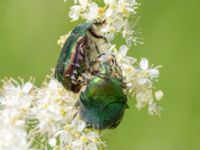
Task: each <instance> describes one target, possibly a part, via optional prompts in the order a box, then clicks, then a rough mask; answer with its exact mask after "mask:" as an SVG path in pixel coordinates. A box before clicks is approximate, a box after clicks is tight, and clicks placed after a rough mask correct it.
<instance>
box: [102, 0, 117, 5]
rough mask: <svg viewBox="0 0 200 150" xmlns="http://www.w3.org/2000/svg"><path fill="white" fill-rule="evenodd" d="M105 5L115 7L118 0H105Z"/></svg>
mask: <svg viewBox="0 0 200 150" xmlns="http://www.w3.org/2000/svg"><path fill="white" fill-rule="evenodd" d="M104 3H105V4H107V5H114V4H115V3H116V0H104Z"/></svg>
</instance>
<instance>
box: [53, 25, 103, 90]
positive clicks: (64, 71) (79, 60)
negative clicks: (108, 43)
mask: <svg viewBox="0 0 200 150" xmlns="http://www.w3.org/2000/svg"><path fill="white" fill-rule="evenodd" d="M98 25H101V23H99V22H96V23H84V24H81V25H79V26H77V27H76V28H75V29H74V30H73V31H72V32H71V34H70V36H69V37H68V38H67V40H66V42H65V44H64V47H63V49H62V51H61V53H60V56H59V58H58V62H57V66H56V69H55V78H56V79H57V80H58V81H59V82H61V83H62V85H63V86H64V87H65V88H66V89H67V90H70V91H73V92H75V93H78V92H79V91H80V89H81V87H82V85H83V84H84V83H85V80H84V79H83V78H82V74H83V73H84V72H85V71H88V72H91V73H94V72H95V71H94V70H92V64H94V61H93V60H92V58H91V51H92V50H93V49H94V48H93V49H92V48H91V45H92V44H93V43H92V42H93V41H92V39H91V38H92V37H94V38H99V39H104V40H106V39H105V38H104V37H103V36H101V35H98V34H96V33H95V32H94V26H98ZM91 43H92V44H91ZM94 45H95V43H94ZM95 49H96V52H97V53H98V55H100V52H99V50H98V47H97V46H96V45H95Z"/></svg>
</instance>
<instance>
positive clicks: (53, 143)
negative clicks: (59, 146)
mask: <svg viewBox="0 0 200 150" xmlns="http://www.w3.org/2000/svg"><path fill="white" fill-rule="evenodd" d="M48 143H49V145H50V146H51V147H54V146H56V139H55V138H52V139H49V142H48Z"/></svg>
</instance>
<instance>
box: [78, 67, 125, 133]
mask: <svg viewBox="0 0 200 150" xmlns="http://www.w3.org/2000/svg"><path fill="white" fill-rule="evenodd" d="M107 68H109V66H108V65H104V66H103V67H102V68H101V69H102V70H103V71H102V72H103V73H104V74H106V76H105V77H99V76H95V77H94V78H93V79H92V80H90V82H89V84H88V85H87V87H86V90H85V91H84V92H81V94H80V99H79V101H78V102H77V107H78V108H79V116H80V118H81V119H82V120H84V121H85V122H86V124H87V127H89V128H95V129H98V130H102V129H107V128H108V129H111V128H116V127H117V126H118V125H119V123H120V122H121V120H122V118H123V115H124V112H125V109H126V108H128V104H127V96H126V95H125V94H124V92H123V83H122V81H120V80H119V79H118V78H116V77H113V76H112V75H111V74H110V71H108V70H109V69H107Z"/></svg>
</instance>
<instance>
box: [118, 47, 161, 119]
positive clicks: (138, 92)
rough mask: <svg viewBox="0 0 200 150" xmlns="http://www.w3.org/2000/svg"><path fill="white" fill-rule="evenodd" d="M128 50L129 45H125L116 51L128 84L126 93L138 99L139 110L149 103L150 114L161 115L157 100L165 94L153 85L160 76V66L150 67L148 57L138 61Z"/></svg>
mask: <svg viewBox="0 0 200 150" xmlns="http://www.w3.org/2000/svg"><path fill="white" fill-rule="evenodd" d="M127 52H128V47H126V46H125V45H123V46H121V47H120V49H119V51H115V56H116V57H117V60H118V63H119V65H120V67H121V69H122V72H123V75H124V81H125V82H126V85H127V89H126V93H127V94H128V95H129V96H130V97H131V98H135V99H136V107H137V108H138V109H139V110H140V109H141V108H144V107H145V106H146V105H147V106H148V111H149V114H150V115H160V111H161V107H160V106H158V105H157V104H156V101H160V100H161V99H162V97H163V95H164V94H163V92H162V91H161V90H156V88H155V87H154V85H153V83H154V81H157V79H158V77H159V68H160V66H157V67H153V66H152V67H150V66H149V62H148V60H147V59H146V58H142V59H141V60H140V62H139V63H138V62H137V59H136V58H134V57H130V56H126V54H127Z"/></svg>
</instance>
